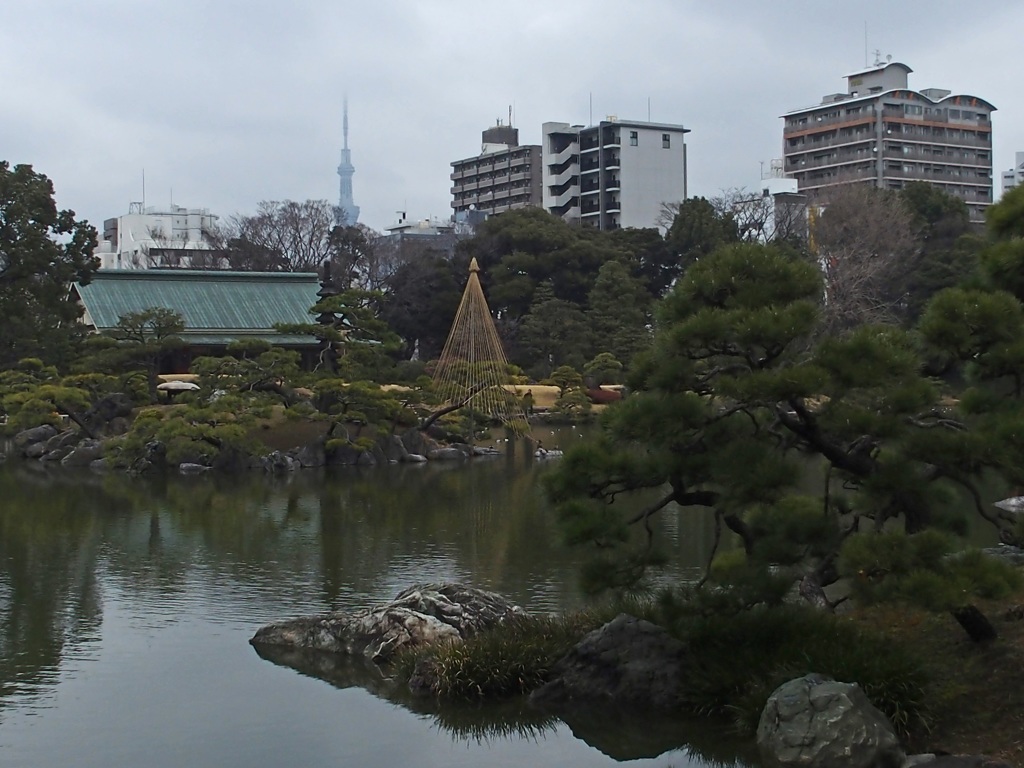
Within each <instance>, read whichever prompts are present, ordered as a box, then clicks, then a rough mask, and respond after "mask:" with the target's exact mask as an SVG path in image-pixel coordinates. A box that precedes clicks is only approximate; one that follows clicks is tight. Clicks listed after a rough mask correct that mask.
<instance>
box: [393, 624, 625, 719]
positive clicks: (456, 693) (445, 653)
mask: <svg viewBox="0 0 1024 768" xmlns="http://www.w3.org/2000/svg"><path fill="white" fill-rule="evenodd" d="M610 618H611V616H610V615H605V614H598V613H589V612H580V613H571V614H566V615H564V616H534V615H524V616H519V617H516V618H513V619H510V620H507V621H504V622H502V624H501V625H500V626H499V627H496V628H494V629H491V630H488V631H486V632H481V633H480V634H478V635H475V636H474V637H470V638H467V639H466V640H465V641H463V642H461V643H450V644H444V645H441V646H438V647H436V648H433V649H430V650H429V651H427V652H416V651H413V652H410V653H407V654H403V655H402V657H401V658H400V659H399V660H398V661H397V664H398V672H399V674H402V675H404V676H411V675H412V674H413V669H414V668H415V669H416V672H417V674H422V675H423V677H424V678H425V679H426V680H427V681H428V687H429V690H430V693H432V694H433V695H434V696H437V697H438V698H442V699H454V700H474V699H482V698H503V697H508V696H516V695H519V694H524V693H528V692H530V691H532V690H534V689H535V688H538V687H540V686H541V685H543V684H544V683H545V682H547V680H548V678H549V675H550V672H551V668H552V667H553V666H554V664H555V662H557V661H558V660H559V659H560V658H562V657H563V656H564V655H565V654H566V653H568V652H569V651H570V650H571V649H572V647H573V646H574V645H576V643H578V642H579V641H580V640H581V639H582V637H583V636H584V635H585V634H586V633H587V632H590V631H591V630H593V629H596V628H597V627H599V626H601V624H603V623H605V622H606V621H607V620H609V619H610Z"/></svg>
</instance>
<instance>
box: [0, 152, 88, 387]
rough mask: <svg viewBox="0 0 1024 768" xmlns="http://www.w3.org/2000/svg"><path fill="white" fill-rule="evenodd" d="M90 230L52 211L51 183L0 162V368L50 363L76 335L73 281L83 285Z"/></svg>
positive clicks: (27, 168) (66, 214)
mask: <svg viewBox="0 0 1024 768" xmlns="http://www.w3.org/2000/svg"><path fill="white" fill-rule="evenodd" d="M95 247H96V230H95V229H94V228H93V227H91V226H90V225H89V224H88V222H85V221H76V220H75V213H74V211H68V210H58V209H57V205H56V203H55V202H54V198H53V185H52V184H51V183H50V180H49V179H48V178H47V177H46V176H44V175H42V174H40V173H36V172H35V171H34V170H33V169H32V166H30V165H16V166H14V168H11V167H10V165H9V164H8V163H7V162H6V161H0V316H2V317H3V318H4V322H3V326H2V330H0V368H5V367H9V366H11V365H13V364H14V363H15V362H17V361H18V360H19V359H21V358H23V357H37V358H42V359H43V360H44V361H47V362H52V363H56V362H59V361H62V360H66V359H67V357H68V351H69V345H71V344H72V343H74V342H75V341H76V340H78V339H79V338H80V337H81V335H82V329H81V327H80V326H79V325H78V324H77V323H76V322H75V321H76V320H77V319H78V318H79V316H80V314H81V310H80V308H79V307H78V306H77V305H76V304H74V303H73V302H71V301H70V299H69V289H70V287H71V283H73V282H76V281H78V282H82V283H87V282H89V280H90V278H91V277H92V274H93V273H94V272H95V271H96V270H97V269H98V268H99V261H98V260H97V259H95V258H93V255H92V252H93V249H94V248H95Z"/></svg>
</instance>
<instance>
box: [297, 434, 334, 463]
mask: <svg viewBox="0 0 1024 768" xmlns="http://www.w3.org/2000/svg"><path fill="white" fill-rule="evenodd" d="M294 455H295V460H296V461H297V462H299V464H301V465H302V467H303V468H304V469H310V468H312V467H322V466H323V465H324V464H326V463H327V456H326V454H325V453H324V444H323V442H322V441H319V440H318V441H317V442H315V443H307V444H306V445H304V446H302V447H301V448H299V449H297V450H296V451H295V454H294Z"/></svg>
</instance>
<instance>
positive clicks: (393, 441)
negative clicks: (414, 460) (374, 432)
mask: <svg viewBox="0 0 1024 768" xmlns="http://www.w3.org/2000/svg"><path fill="white" fill-rule="evenodd" d="M381 449H382V450H383V451H384V456H385V458H386V459H387V461H388V463H389V464H395V463H397V462H400V461H405V457H406V456H408V455H409V451H408V449H407V448H406V447H405V443H403V442H402V438H400V437H399V436H398V435H388V436H387V437H385V438H383V440H381Z"/></svg>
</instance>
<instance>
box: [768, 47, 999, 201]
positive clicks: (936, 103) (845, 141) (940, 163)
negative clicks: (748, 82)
mask: <svg viewBox="0 0 1024 768" xmlns="http://www.w3.org/2000/svg"><path fill="white" fill-rule="evenodd" d="M911 71H912V70H911V69H910V67H908V66H907V65H905V64H900V63H897V62H892V63H889V64H884V65H883V64H881V63H880V62H878V63H876V65H875V66H874V67H873V68H871V69H867V70H864V71H861V72H855V73H853V74H852V75H848V76H847V78H846V80H847V92H846V93H837V94H832V95H829V96H826V97H825V98H824V99H823V100H822V102H821V104H819V105H817V106H814V107H808V108H806V109H798V110H795V111H793V112H789V113H787V114H786V115H784V120H785V126H784V128H783V144H784V154H785V172H786V175H787V176H790V177H792V178H794V179H796V180H797V182H798V184H799V188H800V191H801V192H805V193H808V194H809V195H810V196H811V197H812V198H813V197H814V196H815V195H816V194H817V193H819V192H820V191H821V190H822V189H825V188H827V187H830V186H833V185H836V184H848V183H868V184H873V185H874V186H877V187H879V188H882V189H901V188H902V187H903V185H904V184H905V183H907V182H909V181H927V182H929V183H931V184H935V185H936V186H939V187H940V188H942V189H943V190H944V191H945V192H948V193H950V194H952V195H954V196H956V197H959V198H960V199H962V200H963V201H964V202H965V203H966V204H967V207H968V209H969V210H970V214H971V219H972V220H974V221H982V220H984V214H985V209H986V208H987V207H988V206H989V205H991V203H992V123H991V120H990V116H991V114H992V112H993V111H994V110H995V107H994V106H992V105H991V104H989V103H988V102H987V101H985V100H983V99H980V98H978V97H977V96H966V95H951V93H950V91H946V90H941V89H938V88H927V89H925V90H923V91H920V92H918V91H912V90H910V89H909V88H908V86H907V75H908V74H909V73H910V72H911Z"/></svg>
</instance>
